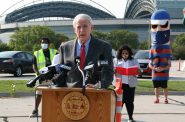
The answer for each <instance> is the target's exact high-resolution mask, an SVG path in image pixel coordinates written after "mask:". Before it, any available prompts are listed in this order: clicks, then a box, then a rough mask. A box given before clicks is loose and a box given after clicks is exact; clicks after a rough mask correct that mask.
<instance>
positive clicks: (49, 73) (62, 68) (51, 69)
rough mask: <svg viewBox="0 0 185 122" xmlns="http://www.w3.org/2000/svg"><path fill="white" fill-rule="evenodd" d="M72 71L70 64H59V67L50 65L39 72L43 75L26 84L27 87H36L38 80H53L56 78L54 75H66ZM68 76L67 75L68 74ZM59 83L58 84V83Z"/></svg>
mask: <svg viewBox="0 0 185 122" xmlns="http://www.w3.org/2000/svg"><path fill="white" fill-rule="evenodd" d="M69 70H71V67H70V63H66V65H65V64H57V65H50V66H48V67H44V68H42V69H41V70H39V72H40V73H41V74H40V75H39V76H37V77H36V78H34V79H32V80H30V81H29V82H27V83H26V86H27V87H34V86H35V84H36V82H37V80H40V79H41V78H44V79H46V80H51V79H52V78H53V76H54V74H57V73H58V74H64V73H66V72H67V71H69ZM66 74H67V73H66ZM56 83H58V82H56Z"/></svg>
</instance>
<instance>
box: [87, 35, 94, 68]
mask: <svg viewBox="0 0 185 122" xmlns="http://www.w3.org/2000/svg"><path fill="white" fill-rule="evenodd" d="M93 49H95V40H94V38H93V37H92V36H91V40H90V43H89V49H88V52H87V56H86V58H85V66H86V65H87V63H88V62H89V61H93V60H92V59H93V57H94V55H93Z"/></svg>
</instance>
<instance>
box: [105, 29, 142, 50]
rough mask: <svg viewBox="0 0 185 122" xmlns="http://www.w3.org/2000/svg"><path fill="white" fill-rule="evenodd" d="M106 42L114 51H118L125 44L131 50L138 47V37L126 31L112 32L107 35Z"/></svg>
mask: <svg viewBox="0 0 185 122" xmlns="http://www.w3.org/2000/svg"><path fill="white" fill-rule="evenodd" d="M108 40H109V41H110V43H111V44H112V47H113V48H114V49H116V50H117V49H118V48H119V47H120V46H121V45H124V44H127V45H129V46H130V47H131V48H133V49H137V48H138V46H139V41H138V35H137V34H136V33H134V32H129V31H127V30H113V31H111V32H110V33H109V35H108Z"/></svg>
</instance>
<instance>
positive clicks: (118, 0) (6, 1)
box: [0, 0, 127, 18]
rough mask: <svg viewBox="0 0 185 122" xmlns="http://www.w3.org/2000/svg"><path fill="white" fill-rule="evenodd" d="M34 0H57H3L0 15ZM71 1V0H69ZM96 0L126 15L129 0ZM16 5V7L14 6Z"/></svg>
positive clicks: (117, 13) (116, 13) (107, 7)
mask: <svg viewBox="0 0 185 122" xmlns="http://www.w3.org/2000/svg"><path fill="white" fill-rule="evenodd" d="M33 1H45V2H47V1H56V0H1V4H0V15H1V14H2V13H3V12H4V11H6V10H7V9H8V8H10V9H9V10H8V11H7V13H9V12H11V11H12V10H14V9H16V8H19V7H21V6H23V5H24V4H28V3H30V2H33ZM58 1H59V0H58ZM68 1H71V0H68ZM77 1H82V2H85V3H87V4H92V5H93V6H94V5H95V4H94V3H93V2H92V1H91V0H77ZM93 1H94V2H96V3H98V4H100V5H101V6H103V7H104V8H106V9H108V10H109V11H110V12H111V13H112V14H114V15H115V16H116V17H117V18H123V16H124V8H125V5H126V2H127V0H93ZM12 6H14V7H12Z"/></svg>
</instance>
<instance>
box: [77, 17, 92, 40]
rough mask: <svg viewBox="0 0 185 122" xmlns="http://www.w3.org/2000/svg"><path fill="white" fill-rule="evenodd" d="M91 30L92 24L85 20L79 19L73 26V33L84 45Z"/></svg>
mask: <svg viewBox="0 0 185 122" xmlns="http://www.w3.org/2000/svg"><path fill="white" fill-rule="evenodd" d="M92 29H93V26H92V24H91V23H90V22H89V21H88V20H86V19H80V20H78V21H77V22H76V24H75V25H74V31H75V33H76V36H77V37H78V39H79V40H80V41H81V43H85V42H86V41H87V40H88V38H89V36H90V34H91V32H92Z"/></svg>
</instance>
